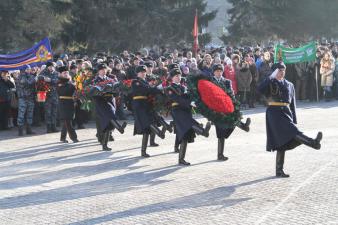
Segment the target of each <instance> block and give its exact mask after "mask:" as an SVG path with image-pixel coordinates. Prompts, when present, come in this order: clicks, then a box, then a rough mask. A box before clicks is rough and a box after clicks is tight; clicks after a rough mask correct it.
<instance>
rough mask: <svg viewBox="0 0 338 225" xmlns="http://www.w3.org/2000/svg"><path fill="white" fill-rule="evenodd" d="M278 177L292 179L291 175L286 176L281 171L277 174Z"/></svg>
mask: <svg viewBox="0 0 338 225" xmlns="http://www.w3.org/2000/svg"><path fill="white" fill-rule="evenodd" d="M276 177H280V178H288V177H290V175H289V174H285V173H284V171H283V170H279V171H277V172H276Z"/></svg>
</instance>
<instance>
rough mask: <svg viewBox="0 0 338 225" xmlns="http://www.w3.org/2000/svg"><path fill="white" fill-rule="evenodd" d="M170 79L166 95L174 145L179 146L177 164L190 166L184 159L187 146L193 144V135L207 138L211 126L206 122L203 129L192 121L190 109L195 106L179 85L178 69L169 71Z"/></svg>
mask: <svg viewBox="0 0 338 225" xmlns="http://www.w3.org/2000/svg"><path fill="white" fill-rule="evenodd" d="M170 77H171V79H172V84H171V85H170V86H169V87H168V88H167V94H168V97H169V99H170V100H171V101H172V104H171V106H172V109H171V115H172V117H173V119H174V123H175V131H176V141H175V142H176V143H175V145H176V144H179V145H180V148H179V156H178V163H179V164H181V165H190V163H188V162H186V161H185V159H184V158H185V153H186V150H187V144H188V143H192V142H194V138H195V134H198V135H203V136H205V137H208V136H209V130H210V127H211V124H210V122H208V123H207V124H206V126H205V128H203V127H202V126H201V125H200V124H199V123H198V122H197V121H196V120H194V119H193V117H192V112H191V108H192V106H194V105H195V104H194V102H191V100H190V97H189V95H188V93H187V90H186V87H184V86H183V85H181V83H180V82H181V71H180V70H179V69H173V70H171V71H170ZM175 148H176V146H175Z"/></svg>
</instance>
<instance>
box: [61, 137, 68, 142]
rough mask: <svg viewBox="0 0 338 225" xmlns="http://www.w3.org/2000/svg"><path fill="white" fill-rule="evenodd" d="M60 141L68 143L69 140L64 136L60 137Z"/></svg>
mask: <svg viewBox="0 0 338 225" xmlns="http://www.w3.org/2000/svg"><path fill="white" fill-rule="evenodd" d="M60 141H61V142H62V143H68V141H67V140H66V138H63V137H61V138H60Z"/></svg>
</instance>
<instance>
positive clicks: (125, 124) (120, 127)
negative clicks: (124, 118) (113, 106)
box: [110, 120, 127, 134]
mask: <svg viewBox="0 0 338 225" xmlns="http://www.w3.org/2000/svg"><path fill="white" fill-rule="evenodd" d="M110 122H111V124H112V125H113V126H114V127H115V128H116V130H118V131H119V132H120V133H121V134H123V133H124V128H126V126H127V123H126V122H123V123H122V125H120V124H119V123H118V122H117V121H116V120H111V121H110Z"/></svg>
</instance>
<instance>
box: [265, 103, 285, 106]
mask: <svg viewBox="0 0 338 225" xmlns="http://www.w3.org/2000/svg"><path fill="white" fill-rule="evenodd" d="M268 105H269V106H288V105H289V103H286V102H268Z"/></svg>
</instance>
